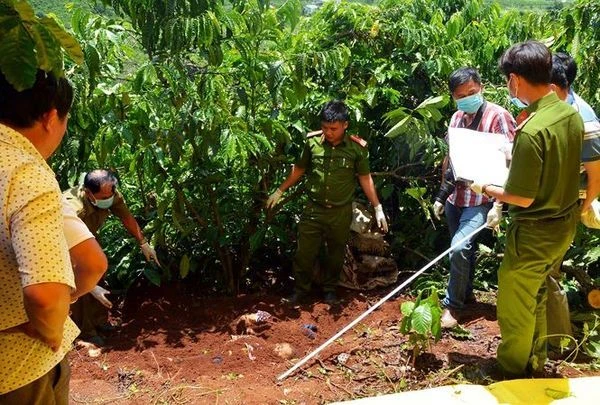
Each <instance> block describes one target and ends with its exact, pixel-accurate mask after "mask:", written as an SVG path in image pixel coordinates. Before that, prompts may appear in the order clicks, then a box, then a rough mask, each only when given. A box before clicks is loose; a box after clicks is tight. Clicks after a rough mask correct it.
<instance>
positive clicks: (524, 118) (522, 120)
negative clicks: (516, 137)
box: [515, 111, 535, 131]
mask: <svg viewBox="0 0 600 405" xmlns="http://www.w3.org/2000/svg"><path fill="white" fill-rule="evenodd" d="M524 113H525V111H524V112H523V113H521V114H519V115H518V116H517V119H516V121H517V123H518V124H519V125H518V126H517V128H516V129H515V131H520V130H521V129H523V127H524V126H525V124H527V122H529V120H530V119H532V118H533V116H534V115H535V111H534V112H532V113H531V114H528V115H526V114H524ZM519 118H520V119H519Z"/></svg>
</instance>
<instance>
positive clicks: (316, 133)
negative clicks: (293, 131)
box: [306, 129, 323, 138]
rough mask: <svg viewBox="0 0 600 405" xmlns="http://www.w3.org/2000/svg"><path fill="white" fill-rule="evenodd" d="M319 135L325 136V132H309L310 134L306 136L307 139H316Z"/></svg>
mask: <svg viewBox="0 0 600 405" xmlns="http://www.w3.org/2000/svg"><path fill="white" fill-rule="evenodd" d="M317 135H323V131H322V130H320V129H319V130H318V131H312V132H309V133H308V134H306V137H307V138H313V137H315V136H317Z"/></svg>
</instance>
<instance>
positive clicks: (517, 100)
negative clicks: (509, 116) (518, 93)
mask: <svg viewBox="0 0 600 405" xmlns="http://www.w3.org/2000/svg"><path fill="white" fill-rule="evenodd" d="M510 102H511V103H513V104H514V105H515V107H517V108H518V109H520V110H522V109H523V108H525V107H527V104H525V103H524V102H522V101H521V99H520V98H517V97H511V98H510Z"/></svg>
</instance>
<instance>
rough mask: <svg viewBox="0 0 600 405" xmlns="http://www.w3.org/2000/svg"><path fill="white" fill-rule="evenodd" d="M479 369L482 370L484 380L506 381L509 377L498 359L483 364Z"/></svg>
mask: <svg viewBox="0 0 600 405" xmlns="http://www.w3.org/2000/svg"><path fill="white" fill-rule="evenodd" d="M479 370H480V372H481V377H482V378H483V379H484V380H488V381H504V380H506V379H507V378H506V375H505V373H504V371H503V370H502V367H500V365H499V364H498V362H497V361H496V360H493V361H491V362H489V363H487V364H482V365H481V366H480V367H479Z"/></svg>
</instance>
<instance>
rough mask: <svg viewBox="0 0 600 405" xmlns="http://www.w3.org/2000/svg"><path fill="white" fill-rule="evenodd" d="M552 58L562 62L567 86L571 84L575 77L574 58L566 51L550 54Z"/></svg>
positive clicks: (575, 65)
mask: <svg viewBox="0 0 600 405" xmlns="http://www.w3.org/2000/svg"><path fill="white" fill-rule="evenodd" d="M554 58H556V59H558V60H560V61H561V62H562V64H563V68H564V69H565V74H566V75H567V81H568V82H569V86H571V85H573V82H574V81H575V78H576V77H577V62H575V59H573V57H572V56H571V55H569V54H568V53H566V52H556V53H555V54H554V55H552V60H553V61H554Z"/></svg>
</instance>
